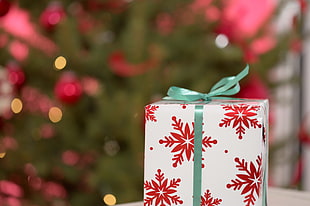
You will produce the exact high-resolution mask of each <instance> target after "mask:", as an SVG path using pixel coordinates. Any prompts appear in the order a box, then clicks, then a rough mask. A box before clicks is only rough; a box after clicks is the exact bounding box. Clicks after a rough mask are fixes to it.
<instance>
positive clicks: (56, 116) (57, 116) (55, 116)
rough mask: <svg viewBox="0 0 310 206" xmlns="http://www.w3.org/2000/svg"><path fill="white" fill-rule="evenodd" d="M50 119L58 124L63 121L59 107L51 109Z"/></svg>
mask: <svg viewBox="0 0 310 206" xmlns="http://www.w3.org/2000/svg"><path fill="white" fill-rule="evenodd" d="M48 117H49V119H50V120H51V121H52V122H53V123H57V122H59V121H60V120H61V119H62V111H61V109H60V108H58V107H51V108H50V110H49V112H48Z"/></svg>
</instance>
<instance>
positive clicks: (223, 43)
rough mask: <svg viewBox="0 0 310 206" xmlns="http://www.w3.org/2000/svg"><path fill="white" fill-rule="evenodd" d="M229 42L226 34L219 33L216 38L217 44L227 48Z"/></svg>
mask: <svg viewBox="0 0 310 206" xmlns="http://www.w3.org/2000/svg"><path fill="white" fill-rule="evenodd" d="M228 43H229V40H228V38H227V36H226V35H224V34H219V35H217V37H216V38H215V44H216V46H217V47H219V48H225V47H226V46H227V45H228Z"/></svg>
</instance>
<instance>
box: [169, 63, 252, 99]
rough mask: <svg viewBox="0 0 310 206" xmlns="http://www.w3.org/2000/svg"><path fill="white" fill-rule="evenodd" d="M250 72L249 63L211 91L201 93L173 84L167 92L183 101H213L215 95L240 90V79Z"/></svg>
mask: <svg viewBox="0 0 310 206" xmlns="http://www.w3.org/2000/svg"><path fill="white" fill-rule="evenodd" d="M248 73H249V65H247V66H246V67H245V68H244V69H243V70H242V71H241V72H240V73H239V74H237V75H236V76H231V77H224V78H222V79H221V80H220V81H218V82H217V83H216V84H215V85H213V87H212V88H211V90H210V92H209V93H206V94H204V93H200V92H196V91H192V90H189V89H185V88H180V87H175V86H172V87H170V88H169V90H168V92H167V94H168V96H169V97H171V98H172V99H176V100H183V101H198V100H204V101H211V100H212V99H213V98H214V97H219V96H222V95H224V96H230V95H234V94H237V93H238V92H239V91H240V85H239V81H240V80H241V79H243V78H244V77H245V76H246V75H247V74H248Z"/></svg>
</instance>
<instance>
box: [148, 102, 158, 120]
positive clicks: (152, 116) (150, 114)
mask: <svg viewBox="0 0 310 206" xmlns="http://www.w3.org/2000/svg"><path fill="white" fill-rule="evenodd" d="M158 108H159V106H156V105H147V106H146V107H145V120H146V121H152V122H156V121H157V119H156V116H155V111H156V110H157V109H158Z"/></svg>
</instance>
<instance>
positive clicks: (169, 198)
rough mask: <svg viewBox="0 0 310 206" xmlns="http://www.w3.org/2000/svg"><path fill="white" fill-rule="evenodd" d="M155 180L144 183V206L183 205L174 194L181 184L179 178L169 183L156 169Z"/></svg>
mask: <svg viewBox="0 0 310 206" xmlns="http://www.w3.org/2000/svg"><path fill="white" fill-rule="evenodd" d="M155 179H156V181H154V180H151V181H145V183H144V189H145V190H146V193H145V195H146V197H145V199H144V206H151V205H153V203H155V206H171V205H172V204H175V205H178V204H182V203H183V200H181V199H180V197H179V196H178V195H176V194H175V193H176V192H177V190H176V188H177V187H178V186H179V183H180V182H181V179H180V178H178V179H174V178H173V179H172V180H170V181H169V180H168V179H167V178H165V177H164V173H162V172H161V170H160V169H158V170H157V174H155ZM154 200H155V202H154Z"/></svg>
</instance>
